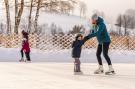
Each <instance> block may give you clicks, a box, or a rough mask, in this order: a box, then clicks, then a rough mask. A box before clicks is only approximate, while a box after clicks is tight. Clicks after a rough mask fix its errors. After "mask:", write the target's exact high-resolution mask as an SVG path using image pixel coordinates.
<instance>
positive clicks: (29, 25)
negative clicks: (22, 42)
mask: <svg viewBox="0 0 135 89" xmlns="http://www.w3.org/2000/svg"><path fill="white" fill-rule="evenodd" d="M32 9H33V0H31V5H30V12H29V23H28V29H29V31H28V32H30V31H31V15H32Z"/></svg>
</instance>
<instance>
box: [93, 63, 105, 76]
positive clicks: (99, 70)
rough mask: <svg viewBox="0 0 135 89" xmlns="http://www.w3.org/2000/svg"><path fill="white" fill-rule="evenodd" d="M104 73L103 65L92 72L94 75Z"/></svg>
mask: <svg viewBox="0 0 135 89" xmlns="http://www.w3.org/2000/svg"><path fill="white" fill-rule="evenodd" d="M102 73H104V69H103V65H99V68H98V69H97V70H96V71H95V72H94V74H102Z"/></svg>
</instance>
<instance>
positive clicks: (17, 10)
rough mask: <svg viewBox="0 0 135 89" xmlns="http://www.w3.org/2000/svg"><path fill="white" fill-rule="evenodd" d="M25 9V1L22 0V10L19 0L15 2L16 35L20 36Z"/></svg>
mask: <svg viewBox="0 0 135 89" xmlns="http://www.w3.org/2000/svg"><path fill="white" fill-rule="evenodd" d="M23 9H24V0H21V3H20V8H19V3H18V0H15V28H14V32H15V33H16V34H18V29H19V25H20V21H21V16H22V13H23Z"/></svg>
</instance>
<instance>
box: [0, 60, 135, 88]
mask: <svg viewBox="0 0 135 89" xmlns="http://www.w3.org/2000/svg"><path fill="white" fill-rule="evenodd" d="M0 68H1V71H0V75H1V76H0V89H134V87H135V85H134V83H135V64H114V68H115V70H116V73H117V74H116V75H110V76H107V75H104V74H100V75H94V74H93V71H94V70H95V69H96V68H97V65H96V64H91V63H83V64H82V71H83V73H84V74H83V75H74V74H73V63H45V62H33V63H18V62H0ZM104 68H105V70H107V65H105V67H104Z"/></svg>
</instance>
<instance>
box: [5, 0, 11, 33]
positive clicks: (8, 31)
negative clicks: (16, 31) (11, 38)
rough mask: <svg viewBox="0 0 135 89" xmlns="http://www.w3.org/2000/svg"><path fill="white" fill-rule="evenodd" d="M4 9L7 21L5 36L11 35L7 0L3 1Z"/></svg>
mask: <svg viewBox="0 0 135 89" xmlns="http://www.w3.org/2000/svg"><path fill="white" fill-rule="evenodd" d="M4 2H5V8H6V19H7V34H9V33H11V19H10V10H9V2H8V0H4Z"/></svg>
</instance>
